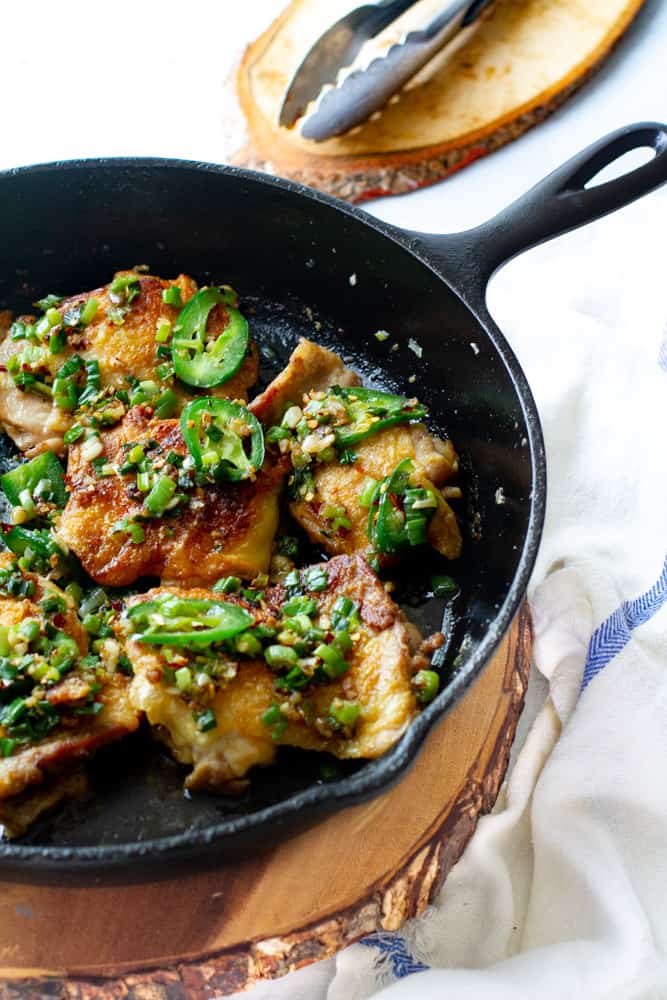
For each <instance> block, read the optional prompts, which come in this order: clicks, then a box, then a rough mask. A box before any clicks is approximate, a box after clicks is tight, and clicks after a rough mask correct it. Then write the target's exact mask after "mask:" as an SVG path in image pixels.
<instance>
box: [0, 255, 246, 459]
mask: <svg viewBox="0 0 667 1000" xmlns="http://www.w3.org/2000/svg"><path fill="white" fill-rule="evenodd" d="M115 277H116V279H118V278H123V277H130V278H131V279H132V280H133V281H135V283H136V284H135V286H134V293H133V297H132V298H131V301H130V302H128V303H127V304H126V305H125V306H120V307H119V306H118V304H117V303H114V301H113V293H112V292H111V291H110V288H111V284H113V283H110V284H109V285H105V286H104V287H103V288H97V289H95V290H94V291H91V292H85V293H82V294H80V295H73V296H71V297H70V298H68V299H65V300H64V301H63V302H61V303H60V304H59V306H58V309H59V311H60V313H61V314H62V315H63V316H64V315H66V314H67V313H73V314H76V311H77V310H80V309H81V308H82V307H84V306H85V305H86V303H87V302H89V301H91V300H95V301H96V302H97V308H96V311H95V314H94V316H93V318H92V319H91V320H90V322H89V323H87V325H85V326H74V327H72V328H70V329H69V332H68V333H67V338H66V343H65V344H64V345H63V348H62V350H60V351H58V353H52V352H51V351H49V349H48V346H47V347H46V348H45V349H44V350H43V351H42V353H41V355H40V358H39V369H38V370H39V371H40V372H41V373H43V374H44V376H45V379H46V381H47V382H48V383H51V382H52V379H53V377H54V376H55V375H56V373H57V372H58V370H59V369H60V368H61V366H62V365H63V363H64V362H66V361H67V360H68V359H69V358H71V357H72V356H74V355H78V356H79V357H81V358H82V359H83V361H84V362H90V361H97V362H98V364H99V372H100V388H101V389H107V390H109V391H110V390H119V389H120V390H127V389H128V388H129V386H130V384H131V383H132V384H134V383H136V382H142V381H146V380H151V381H153V382H155V383H156V384H158V385H161V384H162V379H161V378H160V374H159V371H158V369H159V366H160V364H161V363H162V364H163V363H164V358H162V357H160V356H159V353H158V349H159V346H160V345H159V344H158V343H157V342H156V333H157V331H158V328H159V327H160V325H161V324H162V323H165V322H166V323H173V322H174V321H175V319H176V317H177V316H178V313H179V309H180V307H176V306H172V305H168V304H166V303H165V302H164V301H163V297H162V296H163V292H164V291H165V290H167V289H169V288H170V287H171V286H175V287H176V288H178V289H179V290H180V298H181V302H182V303H183V304H185V303H186V302H187V301H188V300H189V299H190V298H192V296H193V295H194V294H195V292H196V291H197V285H196V284H195V282H194V281H193V280H192V278H189V277H188V276H186V275H179V277H178V278H176V280H175V281H173V282H171V281H166V280H164V279H162V278H157V277H154V276H152V275H148V274H135V272H132V271H122V272H119V273H118V274H117V275H116V276H115ZM115 297H116V298H118V296H115ZM2 315H3V314H0V335H2V334H3V333H4V336H3V338H2V341H1V342H0V423H1V424H2V426H3V427H4V429H5V430H6V431H7V433H8V434H9V436H10V437H11V438H12V439H13V440H14V441H15V443H16V444H17V445H18V447H19V448H20V449H21V450H22V451H27V452H28V453H29V454H34V453H37V452H38V451H42V450H46V449H48V450H50V451H56V452H58V453H62V451H63V448H64V445H63V434H64V433H65V432H66V431H67V430H68V429H69V428H70V427H71V426H72V424H73V422H74V420H75V418H74V416H73V415H72V413H71V412H70V411H68V410H66V409H61V408H59V407H58V406H57V405H56V403H55V401H54V400H52V398H51V397H50V396H47V395H44V394H43V390H42V392H39V391H35V390H34V389H31V388H30V387H26V388H22V387H19V386H18V385H16V383H15V380H14V378H12V375H11V373H10V372H9V371H7V366H8V364H11V362H10V359H11V358H12V356H14V355H21V354H22V352H25V350H26V346H27V341H26V340H25V339H20V340H13V339H12V338H11V336H9V335H8V331H9V322H8V316H7V314H4V316H5V320H4V322H3V321H2ZM32 318H33V317H21V319H24V320H26V321H28V320H31V319H32ZM224 324H225V310H224V308H223V307H222V306H216V308H215V309H214V310H213V311H212V312H211V315H210V318H209V321H208V331H209V334H210V335H211V336H215V334H216V333H218V332H220V331H222V329H223V328H224ZM28 349H29V350H30V349H31V348H28ZM26 358H27V355H26ZM26 363H27V362H26ZM257 371H258V352H257V348H256V346H255V345H254V344H253V343H251V345H250V348H249V350H248V354H247V356H246V358H245V361H244V362H243V364H242V365H241V368H240V369H239V371H238V372H237V373H236V374H235V375H234V376H233V377H232V378H231V379H229V380H228V381H227V382H225V383H223V385H221V386H217V387H216V388H213V389H209V390H206V394H207V395H213V396H222V397H224V398H227V399H245V398H246V395H247V391H248V388H249V387H250V386H251V385H252V384H253V383H254V382H255V381H256V380H257ZM173 389H174V391H175V393H176V395H177V396H178V397H179V399H180V400H181V402H182V401H184V400H186V399H191V398H192V397H193V396H194V395H197V392H196V390H193V389H191V388H190V387H189V386H186V385H184V384H183V383H182V382H179V381H178V380H177V379H176V380H174V381H173Z"/></svg>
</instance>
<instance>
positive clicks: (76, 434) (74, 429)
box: [63, 424, 86, 444]
mask: <svg viewBox="0 0 667 1000" xmlns="http://www.w3.org/2000/svg"><path fill="white" fill-rule="evenodd" d="M85 433H86V428H85V427H82V426H81V424H72V426H71V427H70V429H69V430H67V431H65V433H64V434H63V441H64V442H65V444H74V442H75V441H78V440H79V438H82V437H83V435H84V434H85Z"/></svg>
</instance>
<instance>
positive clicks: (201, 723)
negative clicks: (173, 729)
mask: <svg viewBox="0 0 667 1000" xmlns="http://www.w3.org/2000/svg"><path fill="white" fill-rule="evenodd" d="M194 719H195V721H196V723H197V729H198V730H199V732H200V733H207V732H209V730H211V729H215V728H216V726H217V725H218V722H217V719H216V717H215V712H214V711H213V709H212V708H207V709H206V711H204V712H195V713H194Z"/></svg>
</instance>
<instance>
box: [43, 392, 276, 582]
mask: <svg viewBox="0 0 667 1000" xmlns="http://www.w3.org/2000/svg"><path fill="white" fill-rule="evenodd" d="M100 438H101V447H102V451H101V453H100V455H99V457H98V459H97V461H102V462H104V461H105V460H106V462H107V463H108V465H109V466H111V467H112V468H113V469H115V470H118V469H119V468H120V467H121V466H122V465H123V463H124V461H125V459H126V457H127V455H128V451H129V447H130V446H135V445H141V446H143V448H144V450H145V452H146V454H147V455H148V456H149V457H150V459H151V460H152V462H153V466H154V468H155V469H158V470H159V469H160V468H162V469H164V468H165V465H164V463H165V460H166V458H167V456H169V454H170V453H172V456H173V455H174V454H175V455H177V456H180V457H185V456H187V455H188V449H187V447H186V445H185V443H184V441H183V437H182V435H181V430H180V425H179V421H178V420H158V419H156V418H155V417H153V416H152V411H151V410H149V409H146V408H144V407H140V406H137V407H134V408H133V409H131V410H130V412H129V413H128V414H127V416H126V417H125V418H124V420H123V421H122V423H121V424H119V425H118V426H117V427H114V428H113V429H111V430H109V431H106V432H103V433H102V434H101V436H100ZM86 454H87V452H86V443H84V444H74V445H72V446H71V447H70V451H69V461H68V466H67V476H66V482H67V487H68V489H69V490H70V498H69V502H68V503H67V506H66V507H65V510H64V511H63V514H62V517H61V520H60V526H59V534H60V537H61V538H62V539H63V540H64V541H65V543H66V544H67V545H68V546H69V548H70V549H72V551H73V552H75V553H76V555H77V556H78V557H79V559H80V560H81V563H82V565H83V568H84V569H85V571H86V572H87V573H88V574H89V575H90V576H92V578H93V579H94V580H95V581H96V582H97V583H101V584H105V585H107V586H119V587H120V586H125V585H127V584H130V583H132V582H133V581H134V580H136V579H138V578H139V577H142V576H159V577H160V578H161V579H162V580H164V581H168V582H181V581H182V582H184V583H185V582H187V583H192V584H203V585H206V584H211V583H214V582H215V581H216V580H217V579H219V577H221V576H226V575H233V576H240V577H243V578H244V579H252V578H253V577H255V576H257V574H259V573H265V572H266V571H267V570H268V567H269V562H270V558H271V545H272V542H273V538H274V535H275V533H276V529H277V527H278V496H279V493H280V489H281V486H282V483H283V480H284V477H285V471H286V469H285V463H284V462H282V463H281V462H278V463H277V464H276V465H274V466H271V465H270V464H268V463H265V465H264V467H263V468H262V469H261V470H260V471H259V473H258V474H257V476H256V477H255V479H254V480H244V481H242V482H226V483H221V484H220V485H210V486H204V487H194V486H192V487H190V488H188V486H187V485H185V486H181V485H179V490H181V489H182V490H183V491H184V492H183V493H182V494H181V495H182V496H183V503H182V504H181V505H180V506H178V507H177V508H176V509H174V510H172V511H171V512H169V511H168V512H167V514H166V516H164V517H153V518H151V517H150V516H149V517H148V518H147V519H145V520H143V518H144V517H145V516H146V508H145V506H144V496H145V494H144V493H142V492H140V490H139V489H138V488H137V485H136V484H137V478H136V477H135V475H134V474H130V475H119V474H118V473H117V472H116V471H112V472H111V473H110V474H108V475H105V476H101V477H100V476H97V475H96V473H95V471H94V468H93V467H92V465H91V463H90V461H89V460H88V459H87V458H86ZM179 483H180V479H179ZM137 518H139V520H138V521H137ZM133 522H135V523H136V526H137V529H138V530H137V531H135V534H134V535H133V534H132V533H131V530H130V531H128V530H123V529H122V528H121V525H122V524H123V523H124V524H126V525H128V526H129V525H130V524H132V523H133Z"/></svg>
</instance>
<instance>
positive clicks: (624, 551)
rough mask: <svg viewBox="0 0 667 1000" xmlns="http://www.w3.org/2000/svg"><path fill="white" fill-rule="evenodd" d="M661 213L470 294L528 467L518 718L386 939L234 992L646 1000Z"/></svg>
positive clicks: (665, 594) (665, 354)
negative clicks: (532, 444) (483, 784)
mask: <svg viewBox="0 0 667 1000" xmlns="http://www.w3.org/2000/svg"><path fill="white" fill-rule="evenodd" d="M666 223H667V192H665V191H661V192H658V193H656V194H653V195H651V196H650V197H648V198H646V199H645V200H644V201H642V202H639V203H637V204H635V205H634V206H632V207H630V208H629V209H626V210H625V211H624V212H623V213H619V214H617V215H615V216H612V217H610V218H608V219H605V220H603V221H601V222H599V223H596V224H595V225H593V226H591V227H589V228H588V229H586V230H582V231H580V232H578V233H576V234H571V235H569V236H567V237H564V238H561V239H560V240H558V241H556V242H554V243H552V244H548V245H546V246H544V247H542V248H540V249H538V250H536V251H532V252H531V253H529V254H526V255H525V256H524V257H522V258H520V259H519V260H518V261H516V262H514V263H513V264H511V265H510V266H509V267H508V268H506V269H505V270H504V271H503V272H501V274H500V275H499V276H497V278H496V279H495V281H494V283H493V285H492V287H491V292H490V305H491V309H492V312H493V313H494V317H495V318H496V319H497V321H498V322H499V323H500V324H501V326H502V327H503V328H504V330H505V331H506V333H507V335H508V337H509V339H510V341H511V343H512V345H513V346H514V348H515V350H516V351H517V354H518V356H519V359H520V360H521V362H522V364H523V365H524V368H525V370H526V373H527V375H528V378H529V380H530V382H531V384H532V387H533V390H534V392H535V396H536V399H537V403H538V407H539V410H540V413H541V417H542V420H543V424H544V431H545V438H546V446H547V456H548V469H549V501H548V511H547V519H546V526H545V533H544V539H543V544H542V547H541V551H540V556H539V559H538V563H537V566H536V569H535V573H534V577H533V583H532V586H531V606H532V612H533V616H534V623H535V648H534V661H535V666H536V668H537V672H534V677H533V679H532V681H531V687H530V698H529V705H528V708H527V719H529V720H530V722H531V725H530V727H529V729H528V732H527V734H526V733H525V732H524V733H523V734H521V736H520V741H521V743H522V745H521V749H520V752H519V753H518V754H516V755H515V757H514V761H513V765H512V768H511V773H510V777H509V780H508V781H507V783H506V785H505V787H504V788H503V790H502V792H501V795H500V797H499V801H498V803H497V805H496V808H495V810H494V812H493V813H492V814H491V815H489V816H487V817H484V818H483V819H482V820H481V821H480V823H479V826H478V829H477V832H476V834H475V836H474V837H473V839H472V841H471V842H470V844H469V846H468V848H467V849H466V851H465V853H464V855H463V857H462V859H461V860H460V862H459V863H458V864H457V865H456V866H455V868H454V869H453V871H452V872H451V874H450V875H449V878H448V879H447V882H446V884H445V885H444V887H443V889H442V891H441V892H440V894H439V896H438V898H437V899H436V900H435V902H434V904H433V905H432V906H431V907H430V908H429V910H428V912H427V913H425V914H424V915H423V916H422V917H420V918H419V919H417V920H414V921H412V922H411V923H410V924H409V925H408V926H406V927H405V928H404V929H403V931H402V933H401V934H386V933H381V934H376V935H372V936H371V937H370V938H367V939H366V940H365V941H364V942H363V943H361V944H357V945H354V946H353V947H351V948H348V949H347V950H346V951H345V952H343V953H342V954H341V955H339V956H338V957H337V958H336V959H335V960H332V961H330V962H327V963H323V964H321V965H320V966H317V967H316V968H315V969H304V970H301V971H300V972H298V973H295V974H293V975H291V976H289V977H287V978H286V979H285V980H283V981H282V982H279V983H272V984H266V985H262V986H260V987H257V988H256V989H255V990H254V991H253V992H252V993H251V994H250V997H251V1000H274V998H275V1000H278V998H287V997H289V998H290V1000H297V998H302V997H303V998H304V1000H306V998H307V1000H320V998H321V1000H362V998H368V997H371V996H373V997H375V996H379V997H382V998H383V1000H384V998H387V1000H407V998H410V1000H412V998H415V1000H417V998H418V1000H430V998H433V1000H435V998H438V1000H440V998H443V997H447V996H452V997H456V998H457V1000H466V998H475V1000H487V998H489V1000H490V998H493V1000H497V998H506V997H507V998H508V1000H509V998H510V997H511V998H512V1000H517V997H519V998H522V997H526V998H532V997H536V996H539V997H540V998H542V1000H550V998H554V1000H556V998H558V1000H562V998H563V997H564V996H572V997H586V1000H595V998H600V1000H602V998H605V1000H611V998H618V1000H629V998H635V997H636V998H642V1000H644V998H653V997H655V998H666V997H667V891H666V890H665V886H666V885H667V560H666V555H667V516H666V513H667V512H666V509H665V507H666V498H667V456H666V452H665V433H666V431H667V337H666V333H665V332H666V329H667V327H666V323H667V303H666V302H665V289H666V286H667V282H666V279H665V273H664V272H665V263H666V262H667V255H666V254H665V251H664V226H665V224H666ZM538 672H539V673H538ZM540 677H542V678H543V679H544V680H545V681H546V683H543V684H540V683H539V679H540ZM445 724H446V723H445ZM524 728H525V727H524Z"/></svg>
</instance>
